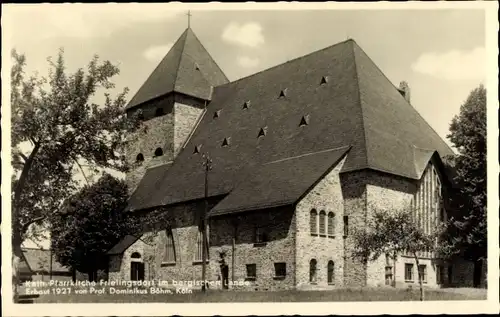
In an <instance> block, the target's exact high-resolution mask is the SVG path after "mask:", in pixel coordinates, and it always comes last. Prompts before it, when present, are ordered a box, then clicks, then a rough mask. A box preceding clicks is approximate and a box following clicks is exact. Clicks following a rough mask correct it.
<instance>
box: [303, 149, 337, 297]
mask: <svg viewBox="0 0 500 317" xmlns="http://www.w3.org/2000/svg"><path fill="white" fill-rule="evenodd" d="M344 161H345V158H344V159H343V160H342V161H341V162H340V163H339V164H338V165H337V166H336V167H335V168H333V169H332V170H331V171H330V172H329V173H328V174H327V175H326V176H325V177H324V178H323V179H322V180H321V181H320V182H319V183H318V184H316V185H315V186H314V188H313V189H312V190H311V191H309V193H307V194H306V195H305V197H304V198H303V199H302V200H301V201H300V202H299V203H298V204H297V207H296V217H297V245H296V250H297V251H296V252H297V256H296V261H297V270H296V272H295V276H296V286H297V288H299V289H328V288H335V287H341V286H342V285H343V284H344V274H343V267H344V257H343V256H344V248H343V246H344V241H343V229H344V228H343V222H342V219H343V216H344V204H343V197H342V189H341V184H340V178H339V172H340V170H341V169H342V166H343V164H344ZM312 209H316V211H317V212H318V214H319V212H320V211H321V210H324V211H325V213H326V215H328V213H329V212H333V213H334V232H333V235H329V234H328V232H327V234H326V235H324V234H322V233H318V234H314V235H313V234H312V233H311V228H310V212H311V210H312ZM316 227H317V228H319V224H318V223H317V224H316ZM327 227H328V221H326V222H325V228H327ZM327 230H328V229H327ZM312 259H314V260H316V263H317V264H316V276H315V278H314V279H313V281H312V282H311V281H310V261H311V260H312ZM329 261H333V263H334V274H333V276H334V277H333V283H328V262H329Z"/></svg>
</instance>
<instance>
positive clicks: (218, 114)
mask: <svg viewBox="0 0 500 317" xmlns="http://www.w3.org/2000/svg"><path fill="white" fill-rule="evenodd" d="M220 112H221V110H217V111H215V112H214V119H217V118H218V117H220Z"/></svg>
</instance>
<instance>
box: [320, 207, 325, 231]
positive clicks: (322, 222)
mask: <svg viewBox="0 0 500 317" xmlns="http://www.w3.org/2000/svg"><path fill="white" fill-rule="evenodd" d="M325 222H326V213H325V211H324V210H321V211H320V212H319V234H320V235H326V227H325Z"/></svg>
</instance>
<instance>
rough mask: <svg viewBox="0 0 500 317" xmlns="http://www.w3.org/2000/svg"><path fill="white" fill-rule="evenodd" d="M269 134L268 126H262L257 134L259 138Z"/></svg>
mask: <svg viewBox="0 0 500 317" xmlns="http://www.w3.org/2000/svg"><path fill="white" fill-rule="evenodd" d="M266 135H267V127H263V128H260V130H259V134H258V135H257V137H258V138H260V137H263V136H266Z"/></svg>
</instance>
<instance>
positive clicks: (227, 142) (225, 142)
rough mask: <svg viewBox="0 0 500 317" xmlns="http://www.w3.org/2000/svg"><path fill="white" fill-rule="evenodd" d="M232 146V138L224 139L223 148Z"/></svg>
mask: <svg viewBox="0 0 500 317" xmlns="http://www.w3.org/2000/svg"><path fill="white" fill-rule="evenodd" d="M230 144H231V138H230V137H227V138H224V140H223V141H222V147H226V146H229V145H230Z"/></svg>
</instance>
